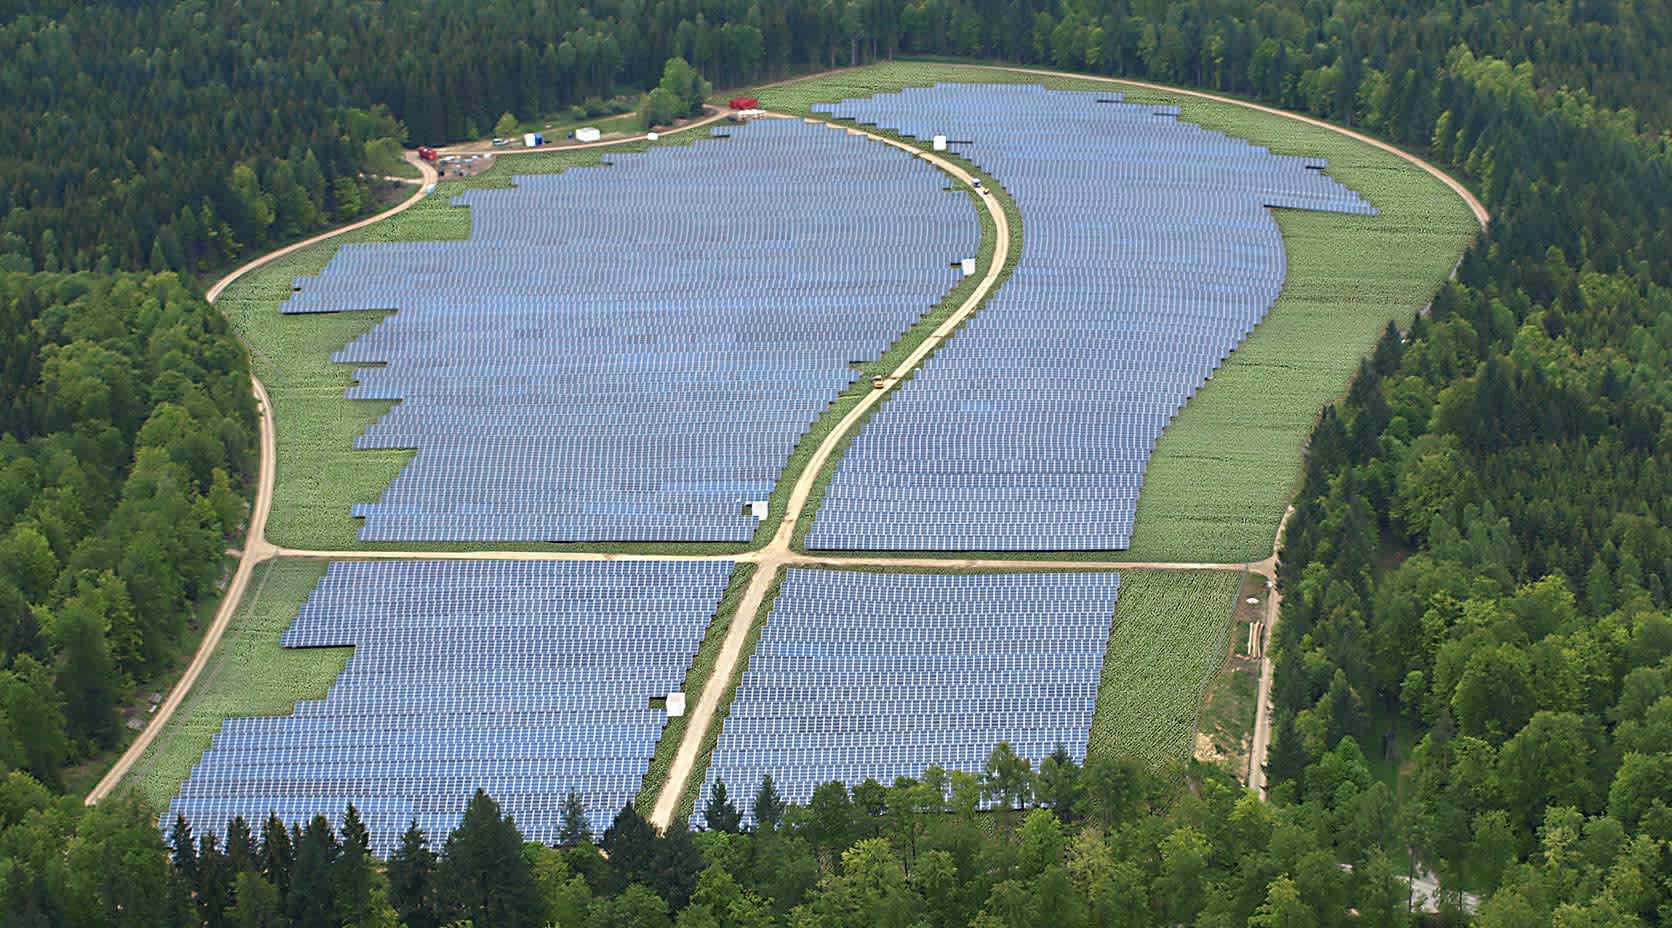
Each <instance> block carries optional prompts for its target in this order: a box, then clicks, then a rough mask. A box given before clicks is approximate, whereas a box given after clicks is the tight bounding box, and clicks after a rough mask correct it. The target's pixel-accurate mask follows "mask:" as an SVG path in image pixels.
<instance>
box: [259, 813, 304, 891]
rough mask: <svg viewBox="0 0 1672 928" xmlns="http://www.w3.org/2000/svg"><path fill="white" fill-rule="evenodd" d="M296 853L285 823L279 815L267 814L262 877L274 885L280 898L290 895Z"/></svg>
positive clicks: (262, 844)
mask: <svg viewBox="0 0 1672 928" xmlns="http://www.w3.org/2000/svg"><path fill="white" fill-rule="evenodd" d="M295 853H296V852H295V848H294V847H293V846H292V844H291V841H290V831H289V830H288V829H286V828H285V826H284V822H282V821H280V820H279V816H278V814H277V813H274V812H269V813H267V821H266V822H265V823H263V824H262V826H261V862H260V867H261V876H262V878H263V879H265V880H266V881H267V882H269V883H272V884H273V887H274V888H275V889H277V890H278V891H279V897H280V898H285V897H287V896H288V895H289V893H290V873H291V869H292V868H293V867H294V866H295V865H296V857H295Z"/></svg>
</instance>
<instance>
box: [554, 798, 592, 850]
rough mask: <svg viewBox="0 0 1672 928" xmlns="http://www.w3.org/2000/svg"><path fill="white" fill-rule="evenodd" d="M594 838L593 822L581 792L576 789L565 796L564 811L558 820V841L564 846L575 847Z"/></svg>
mask: <svg viewBox="0 0 1672 928" xmlns="http://www.w3.org/2000/svg"><path fill="white" fill-rule="evenodd" d="M591 840H592V822H591V821H589V820H588V819H587V817H586V806H585V805H584V804H583V803H582V802H581V794H580V793H577V792H575V791H574V790H570V791H569V795H567V796H565V797H564V798H563V811H562V814H561V815H560V817H559V820H558V830H557V841H558V843H559V844H561V845H563V846H564V847H574V846H576V845H579V844H584V843H586V842H589V841H591Z"/></svg>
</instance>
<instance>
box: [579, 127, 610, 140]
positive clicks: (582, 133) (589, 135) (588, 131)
mask: <svg viewBox="0 0 1672 928" xmlns="http://www.w3.org/2000/svg"><path fill="white" fill-rule="evenodd" d="M601 137H603V133H602V132H599V131H598V130H597V129H596V128H594V127H592V126H586V127H584V128H581V129H576V130H575V141H577V142H596V141H598V139H600V138H601Z"/></svg>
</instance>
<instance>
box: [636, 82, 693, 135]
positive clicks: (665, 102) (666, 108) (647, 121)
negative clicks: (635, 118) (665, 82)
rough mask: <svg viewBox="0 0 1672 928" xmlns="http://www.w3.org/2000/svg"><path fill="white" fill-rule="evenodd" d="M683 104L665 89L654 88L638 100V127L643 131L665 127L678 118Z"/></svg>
mask: <svg viewBox="0 0 1672 928" xmlns="http://www.w3.org/2000/svg"><path fill="white" fill-rule="evenodd" d="M683 106H684V104H683V102H682V101H681V100H680V99H679V97H677V96H675V95H674V93H673V92H672V91H670V90H668V89H667V88H666V87H656V88H654V89H652V90H651V91H650V92H649V93H647V94H645V95H644V96H643V97H641V98H640V99H639V125H640V126H642V127H643V128H645V129H653V128H655V127H657V126H665V125H668V124H670V123H672V122H673V121H674V120H675V119H677V118H679V114H680V110H681V109H682V108H683Z"/></svg>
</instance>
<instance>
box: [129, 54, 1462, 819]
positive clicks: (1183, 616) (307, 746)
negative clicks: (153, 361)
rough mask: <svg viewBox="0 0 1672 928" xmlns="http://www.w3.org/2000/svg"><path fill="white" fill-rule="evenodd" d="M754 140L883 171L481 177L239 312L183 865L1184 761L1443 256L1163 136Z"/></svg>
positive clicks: (1066, 109)
mask: <svg viewBox="0 0 1672 928" xmlns="http://www.w3.org/2000/svg"><path fill="white" fill-rule="evenodd" d="M942 82H945V83H942ZM937 83H941V86H938V87H931V86H930V85H934V84H937ZM905 88H915V89H910V90H907V91H906V92H904V93H896V92H895V91H900V90H902V89H905ZM761 98H762V105H763V106H764V107H766V108H767V109H769V110H773V111H776V112H778V113H782V114H788V115H789V116H791V117H794V116H802V117H805V116H809V115H810V114H815V113H817V112H818V111H827V112H826V113H825V115H824V116H821V117H820V118H821V119H822V118H826V117H829V116H834V117H839V118H843V119H849V120H857V121H858V122H860V123H863V124H866V126H865V128H866V130H867V131H866V132H865V133H856V132H854V131H847V132H844V131H840V130H839V129H835V130H833V129H832V128H831V127H828V126H824V125H812V124H809V121H804V120H802V119H796V118H767V119H762V120H757V121H753V122H746V123H742V124H738V125H727V126H725V127H724V128H722V129H719V130H716V131H714V132H713V133H710V131H709V130H708V129H698V130H696V131H693V132H689V133H684V134H683V137H677V136H676V137H669V138H667V139H664V140H663V141H662V142H660V143H657V144H656V145H653V146H647V145H645V144H644V143H629V144H627V145H623V146H618V147H616V148H613V149H609V150H602V151H601V150H586V151H571V152H551V153H541V154H530V155H525V156H518V157H504V158H501V159H500V164H499V165H498V166H496V167H495V168H493V169H491V170H490V171H488V172H486V173H484V174H482V175H479V176H477V177H474V178H470V179H465V180H459V181H446V182H444V183H443V184H442V185H441V186H440V187H439V189H438V191H437V193H436V194H435V195H434V196H430V197H428V198H426V199H425V200H423V201H420V202H419V203H418V204H417V205H416V206H415V207H413V208H412V209H410V210H409V211H407V212H405V213H403V214H401V215H399V216H396V217H393V218H391V219H389V220H388V221H386V222H381V223H376V224H374V225H372V226H369V227H367V228H365V229H361V230H357V231H355V232H353V233H350V234H349V235H345V236H343V237H342V238H341V239H338V240H332V241H327V242H322V243H319V244H317V245H314V246H310V247H308V248H305V249H302V250H300V251H298V252H296V253H294V254H291V255H288V256H286V257H285V258H283V259H281V260H278V261H275V262H273V263H272V264H270V265H268V266H265V267H262V268H260V269H258V270H256V271H255V272H254V273H252V274H250V275H248V276H247V277H245V278H244V279H242V280H239V281H237V282H236V283H234V284H233V285H232V286H231V287H229V288H228V289H227V290H226V292H225V293H224V294H223V296H222V298H221V300H220V302H219V304H218V305H220V306H221V307H222V308H223V310H224V311H225V312H227V314H228V315H229V317H231V318H232V320H233V321H234V323H235V325H236V326H237V328H238V330H239V331H240V333H241V334H242V335H243V337H244V338H245V339H246V341H247V342H248V343H249V344H250V346H251V349H252V352H253V353H254V357H255V369H256V373H257V375H258V376H259V377H261V378H263V379H264V380H265V381H266V385H267V390H268V392H269V394H270V395H271V403H272V413H273V419H274V425H275V430H276V436H277V453H276V457H275V464H276V468H277V490H276V493H275V495H274V501H273V508H272V510H271V512H270V514H269V515H268V522H267V524H268V538H267V540H268V541H271V542H272V543H274V544H276V545H278V546H279V554H280V555H282V556H281V557H280V558H279V559H278V560H277V561H275V562H273V563H272V564H269V565H267V566H265V567H264V568H262V569H261V570H260V571H258V575H257V582H256V583H255V584H254V585H253V586H252V592H251V594H250V596H249V597H248V598H247V600H246V602H245V603H244V604H243V606H242V607H241V608H240V610H239V612H238V613H237V614H236V616H235V618H234V621H233V623H232V626H231V628H230V629H229V631H228V632H227V633H226V638H225V643H223V645H222V646H221V649H220V650H219V651H218V652H216V654H215V655H214V657H213V659H212V660H211V662H210V665H209V669H208V670H207V671H206V672H205V674H204V676H203V677H202V678H201V679H200V680H199V681H198V682H197V684H196V687H195V688H194V689H193V690H192V691H191V692H190V695H189V698H188V699H187V701H186V702H185V703H184V705H183V708H182V710H181V711H180V712H179V713H177V714H176V715H175V716H174V717H173V718H171V719H168V720H167V721H166V724H165V727H163V728H162V729H161V734H160V735H159V736H158V737H157V739H156V740H155V742H154V743H153V744H152V745H151V747H150V749H149V750H148V751H147V752H146V753H145V754H144V755H143V756H142V757H141V758H140V761H139V763H138V764H137V765H136V766H135V767H134V770H133V773H132V774H131V775H130V776H129V779H128V784H129V786H130V787H132V788H134V789H136V790H137V791H139V792H140V793H142V794H143V795H145V796H147V797H148V798H150V799H152V800H153V801H158V802H166V801H170V800H172V803H173V804H172V806H171V813H170V814H171V815H172V814H173V812H179V813H181V814H184V815H186V816H188V818H190V819H192V821H193V823H194V825H196V826H197V827H198V828H199V829H200V830H202V829H205V828H207V829H215V828H218V827H220V826H221V825H222V824H224V822H225V821H226V820H227V819H228V818H229V817H230V816H232V815H234V814H241V815H244V816H246V817H265V812H266V811H267V810H268V809H276V810H278V811H279V812H280V814H281V817H284V818H287V819H289V820H297V819H299V818H303V817H306V816H308V815H311V814H313V813H315V812H319V813H324V814H326V815H328V816H335V815H338V814H340V812H341V811H342V807H343V806H344V805H346V803H348V802H350V801H353V802H355V803H356V805H357V806H358V807H359V808H360V810H361V813H362V815H363V816H364V817H365V818H366V820H367V822H368V825H369V827H370V828H371V830H372V834H373V845H374V847H376V848H379V849H381V850H387V849H389V848H390V847H391V846H392V845H393V842H394V840H395V838H396V837H397V836H398V833H399V831H400V830H402V829H403V828H404V827H405V825H406V823H407V822H408V821H409V820H413V819H416V820H418V821H419V822H420V824H421V825H423V826H425V827H426V829H428V830H430V831H431V832H432V833H441V832H444V831H446V830H447V829H448V828H450V827H451V826H452V824H454V823H455V822H456V819H457V815H458V813H459V812H460V811H462V807H463V801H464V799H465V798H467V797H468V795H469V793H470V791H471V790H473V789H474V788H475V787H477V786H481V787H483V788H486V789H488V790H489V791H490V792H492V793H494V795H495V796H496V797H497V798H498V799H499V801H500V802H501V804H502V805H503V806H504V807H505V808H506V809H507V810H508V811H510V812H512V813H513V814H515V816H516V819H517V821H518V823H519V825H520V826H522V828H523V830H524V833H525V834H526V835H528V836H529V837H531V838H535V839H539V840H547V841H550V840H555V835H556V828H557V821H556V811H557V808H558V805H559V803H560V801H561V799H562V797H563V796H564V795H566V794H567V793H568V792H570V791H571V790H573V791H576V792H578V793H580V795H581V796H582V799H583V801H584V802H585V804H586V806H587V811H588V814H589V816H590V817H591V819H592V822H593V824H594V826H595V827H597V828H600V829H601V828H603V827H604V826H606V825H607V824H608V822H609V821H610V819H611V818H613V816H614V814H615V811H616V810H617V809H619V807H620V805H621V804H622V803H623V802H624V801H626V800H627V799H628V798H633V797H636V798H638V799H639V800H640V804H641V806H644V807H645V808H647V809H648V808H650V807H651V806H652V805H653V806H654V808H655V810H656V811H655V814H654V815H653V816H652V820H653V821H658V822H666V821H670V820H672V818H674V817H676V816H677V817H683V816H686V815H690V814H692V813H693V812H694V811H695V805H696V799H697V796H698V795H699V793H700V792H701V791H702V790H703V789H704V784H711V783H713V782H714V781H715V780H716V779H721V778H723V779H725V780H726V781H727V782H728V785H729V786H730V787H731V789H732V791H733V793H734V794H747V793H749V792H752V790H753V789H754V788H755V786H756V785H757V784H758V781H759V778H760V776H761V775H762V774H765V773H770V774H771V775H772V776H773V777H774V778H775V780H777V782H778V783H779V786H780V790H781V791H782V792H783V793H784V795H785V798H787V799H789V800H791V801H805V800H806V799H807V798H808V796H810V795H811V791H812V789H813V787H814V786H816V785H817V784H818V783H820V782H823V781H825V780H829V779H833V778H834V779H842V780H845V781H848V782H850V783H853V782H857V781H859V780H861V779H864V778H866V777H876V778H879V779H883V780H885V781H887V780H891V779H892V778H893V777H894V776H896V775H908V774H911V773H914V772H916V771H918V770H921V769H922V768H923V767H924V766H926V765H929V764H939V765H943V766H946V767H948V768H950V769H962V770H979V769H980V766H981V763H982V761H983V760H984V759H985V757H986V755H987V753H988V752H989V751H990V750H991V748H992V746H993V744H994V743H995V742H997V741H1000V740H1004V741H1007V742H1009V743H1010V744H1011V745H1012V746H1013V747H1014V748H1015V749H1016V750H1017V752H1018V753H1019V754H1021V755H1022V756H1023V757H1026V758H1028V759H1030V760H1031V761H1032V762H1034V763H1036V764H1037V763H1038V762H1039V761H1040V760H1042V759H1043V757H1044V756H1045V755H1046V754H1048V753H1050V752H1051V751H1052V750H1053V749H1054V748H1055V747H1057V746H1058V745H1059V744H1060V745H1062V746H1063V747H1064V748H1065V749H1067V750H1068V751H1069V753H1070V755H1071V756H1073V757H1074V758H1076V759H1084V758H1086V757H1087V756H1098V755H1103V756H1113V755H1123V756H1136V757H1140V758H1143V759H1145V760H1146V761H1149V762H1151V763H1157V764H1160V763H1165V762H1168V761H1171V760H1174V759H1178V758H1182V757H1185V756H1188V754H1189V752H1190V750H1191V743H1192V738H1193V736H1194V734H1195V732H1196V728H1197V724H1198V723H1197V719H1198V715H1199V713H1200V711H1201V706H1202V703H1203V698H1204V694H1205V693H1206V692H1207V689H1208V684H1209V682H1210V680H1211V679H1212V677H1213V675H1214V673H1215V671H1216V670H1217V669H1218V668H1219V667H1220V666H1221V664H1222V663H1223V662H1224V658H1225V655H1226V652H1227V645H1228V643H1229V641H1228V639H1229V637H1230V635H1229V631H1230V629H1231V627H1232V621H1231V619H1232V606H1233V603H1234V602H1236V597H1237V595H1238V590H1239V588H1240V586H1241V583H1242V578H1243V576H1244V572H1245V571H1244V564H1245V563H1246V564H1253V563H1254V562H1263V563H1262V565H1261V566H1260V567H1259V568H1258V569H1260V570H1270V569H1271V565H1270V563H1269V562H1268V561H1267V559H1268V558H1269V557H1270V556H1271V554H1272V538H1273V536H1274V535H1275V533H1276V529H1277V524H1278V520H1279V518H1280V517H1281V513H1282V510H1283V507H1284V504H1285V502H1286V500H1287V498H1288V495H1289V493H1290V490H1291V487H1292V485H1293V482H1294V480H1295V479H1296V476H1297V471H1298V463H1299V452H1300V442H1301V440H1302V438H1303V437H1304V435H1305V433H1306V431H1307V429H1308V428H1309V426H1310V423H1311V421H1312V417H1313V416H1314V415H1315V414H1316V411H1317V409H1318V407H1319V406H1320V405H1321V404H1323V403H1324V402H1327V401H1328V400H1329V399H1331V398H1332V397H1333V396H1335V395H1337V394H1338V393H1340V392H1341V391H1342V390H1343V389H1344V388H1345V386H1346V383H1347V378H1348V376H1349V374H1350V372H1351V371H1352V369H1353V368H1354V367H1355V366H1356V363H1357V359H1358V358H1359V357H1360V356H1361V355H1362V354H1363V353H1364V352H1365V351H1366V350H1367V349H1368V348H1369V346H1370V345H1371V344H1372V343H1373V341H1374V339H1375V337H1376V335H1377V334H1378V333H1379V332H1380V330H1381V329H1382V327H1383V326H1384V325H1385V324H1386V323H1387V322H1388V321H1389V320H1390V319H1393V320H1404V319H1408V318H1409V317H1410V316H1411V315H1412V314H1413V313H1415V312H1416V311H1417V310H1418V309H1419V308H1420V306H1421V305H1422V303H1423V301H1425V300H1426V298H1427V295H1428V294H1429V293H1431V292H1432V290H1433V289H1434V287H1435V286H1436V285H1437V284H1438V282H1439V281H1440V280H1441V279H1443V277H1444V276H1445V274H1446V272H1447V271H1448V270H1449V269H1450V267H1451V266H1452V265H1453V263H1454V262H1455V261H1456V259H1457V256H1458V254H1459V253H1460V252H1461V250H1462V248H1463V246H1464V244H1465V243H1466V242H1467V241H1468V236H1469V234H1470V233H1471V230H1472V225H1471V222H1470V218H1469V213H1468V211H1467V209H1465V208H1464V207H1463V205H1462V204H1461V203H1459V202H1458V201H1457V200H1456V198H1455V197H1454V196H1452V195H1451V194H1450V193H1449V191H1446V190H1445V188H1444V186H1443V185H1441V184H1440V183H1439V182H1438V181H1436V180H1434V179H1433V178H1431V177H1428V176H1427V175H1425V174H1423V173H1422V172H1421V171H1418V170H1416V169H1414V168H1412V167H1411V166H1409V165H1407V164H1405V163H1403V162H1401V161H1400V160H1399V159H1398V158H1396V157H1394V156H1392V155H1389V154H1387V153H1385V152H1378V151H1375V150H1373V149H1370V148H1368V146H1365V145H1363V144H1361V143H1356V142H1353V141H1351V140H1348V139H1345V138H1343V137H1340V136H1336V135H1334V134H1332V133H1331V132H1329V131H1328V130H1325V129H1321V128H1316V127H1309V126H1304V125H1300V124H1298V123H1292V122H1290V121H1288V120H1285V119H1283V118H1282V117H1278V116H1272V115H1268V114H1253V113H1250V112H1249V111H1245V110H1240V109H1239V108H1237V107H1235V106H1232V105H1229V104H1223V103H1211V102H1206V101H1197V100H1191V99H1187V98H1183V97H1169V96H1167V95H1165V94H1162V93H1158V92H1156V91H1152V90H1139V91H1122V90H1120V89H1118V88H1111V87H1109V86H1108V85H1106V84H1094V83H1091V82H1088V81H1084V80H1080V79H1075V78H1069V77H1055V76H1039V75H1021V74H1017V73H1012V72H1003V71H995V70H990V69H985V68H977V67H970V66H958V65H942V64H928V63H911V62H906V63H898V64H889V65H881V66H877V67H874V68H869V69H861V70H858V71H852V72H843V73H840V74H834V75H828V76H824V77H820V78H815V79H811V80H806V81H799V82H793V83H787V84H783V85H780V86H776V87H769V88H764V89H763V90H762V91H761ZM850 124H851V123H850ZM873 126H875V127H877V128H875V129H874V130H873V128H872V127H873ZM939 134H946V135H950V136H952V137H953V144H952V145H951V146H950V147H951V149H952V151H951V152H950V153H947V154H944V155H942V154H940V153H933V152H929V151H926V149H927V148H928V147H929V146H928V143H927V139H928V138H929V137H930V136H932V135H939ZM902 148H904V149H905V151H904V152H902V151H901V150H900V149H902ZM600 164H602V165H606V166H603V167H599V165H600ZM975 179H980V180H981V181H982V183H981V184H980V185H975V184H973V183H972V182H973V181H974V180H975ZM978 187H980V188H984V189H977V188H978ZM971 257H973V258H975V259H976V264H977V271H976V273H975V274H973V275H969V276H964V275H963V274H962V273H961V272H960V271H959V270H958V267H957V264H958V261H959V259H961V258H971ZM920 356H921V357H920ZM873 377H875V378H880V379H879V381H878V386H880V387H881V388H882V389H875V388H873V385H872V383H871V380H872V378H873ZM809 490H810V492H809ZM758 501H765V502H766V512H765V516H764V518H763V517H762V514H761V513H760V511H759V510H758V509H756V508H753V507H751V505H750V504H752V503H757V502H758ZM785 520H789V521H787V522H786V521H785ZM357 551H358V552H366V553H365V554H362V555H360V556H358V557H357V556H356V553H355V552H357ZM372 555H375V556H372ZM426 555H431V556H430V557H426ZM327 564H328V566H327ZM1203 565H1207V567H1208V568H1209V569H1203ZM351 653H352V656H349V655H350V654H351ZM676 692H677V693H681V694H683V695H684V696H685V697H687V704H688V706H689V708H688V709H687V711H685V712H684V713H682V714H680V715H678V716H675V717H670V716H669V715H668V714H667V712H666V710H665V708H664V707H663V705H662V703H661V701H660V700H661V699H662V698H663V697H666V696H668V695H669V694H670V693H676ZM1249 721H1250V723H1252V720H1249Z"/></svg>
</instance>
